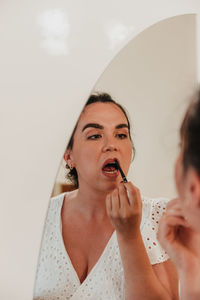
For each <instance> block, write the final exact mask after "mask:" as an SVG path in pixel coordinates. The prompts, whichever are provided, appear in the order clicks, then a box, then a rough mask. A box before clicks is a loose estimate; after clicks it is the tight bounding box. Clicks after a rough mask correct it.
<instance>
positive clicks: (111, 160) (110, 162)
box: [102, 157, 119, 169]
mask: <svg viewBox="0 0 200 300" xmlns="http://www.w3.org/2000/svg"><path fill="white" fill-rule="evenodd" d="M115 159H116V160H117V161H118V162H119V160H118V159H117V158H116V157H114V158H109V159H107V160H106V161H105V162H104V164H103V166H102V169H103V168H104V167H105V166H106V165H107V164H112V163H115Z"/></svg>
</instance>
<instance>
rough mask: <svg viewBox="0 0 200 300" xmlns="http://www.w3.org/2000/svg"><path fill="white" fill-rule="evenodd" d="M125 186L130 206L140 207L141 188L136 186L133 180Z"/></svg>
mask: <svg viewBox="0 0 200 300" xmlns="http://www.w3.org/2000/svg"><path fill="white" fill-rule="evenodd" d="M124 186H125V188H126V189H127V194H128V198H129V202H130V206H131V207H133V206H134V207H138V206H139V205H141V203H142V200H141V196H140V191H139V189H138V188H137V187H135V186H134V185H133V184H132V183H131V182H127V183H125V184H124Z"/></svg>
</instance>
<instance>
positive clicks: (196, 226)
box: [158, 95, 200, 300]
mask: <svg viewBox="0 0 200 300" xmlns="http://www.w3.org/2000/svg"><path fill="white" fill-rule="evenodd" d="M180 136H181V150H180V154H179V156H178V159H177V162H176V165H175V180H176V187H177V192H178V198H177V199H174V200H172V201H170V202H169V204H168V205H167V211H166V214H165V215H164V216H163V217H162V219H161V221H160V225H159V234H158V237H159V240H160V243H161V244H162V246H163V247H164V248H165V249H166V251H167V252H168V254H169V256H170V258H171V259H172V260H173V262H174V264H175V265H176V268H177V271H178V275H179V278H180V297H181V299H183V300H196V299H200V95H199V97H198V99H197V100H195V101H194V102H192V103H191V105H190V106H189V108H188V110H187V112H186V115H185V118H184V120H183V123H182V126H181V129H180Z"/></svg>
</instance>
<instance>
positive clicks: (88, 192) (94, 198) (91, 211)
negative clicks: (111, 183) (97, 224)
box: [76, 184, 108, 219]
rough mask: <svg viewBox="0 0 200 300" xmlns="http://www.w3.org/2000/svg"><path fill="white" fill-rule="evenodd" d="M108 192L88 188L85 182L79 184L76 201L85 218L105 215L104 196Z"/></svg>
mask: <svg viewBox="0 0 200 300" xmlns="http://www.w3.org/2000/svg"><path fill="white" fill-rule="evenodd" d="M107 194H108V192H101V191H99V190H98V191H97V190H95V189H91V188H88V187H87V186H86V185H85V184H84V185H81V184H80V186H79V189H78V191H77V196H76V201H77V204H78V209H79V210H80V211H81V212H82V213H83V214H84V215H85V216H86V217H87V218H98V219H101V218H103V217H107V213H106V196H107Z"/></svg>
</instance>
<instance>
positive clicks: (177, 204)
mask: <svg viewBox="0 0 200 300" xmlns="http://www.w3.org/2000/svg"><path fill="white" fill-rule="evenodd" d="M172 207H177V208H181V206H180V202H179V199H178V198H175V199H172V200H170V201H169V202H168V203H167V205H166V209H169V208H172Z"/></svg>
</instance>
